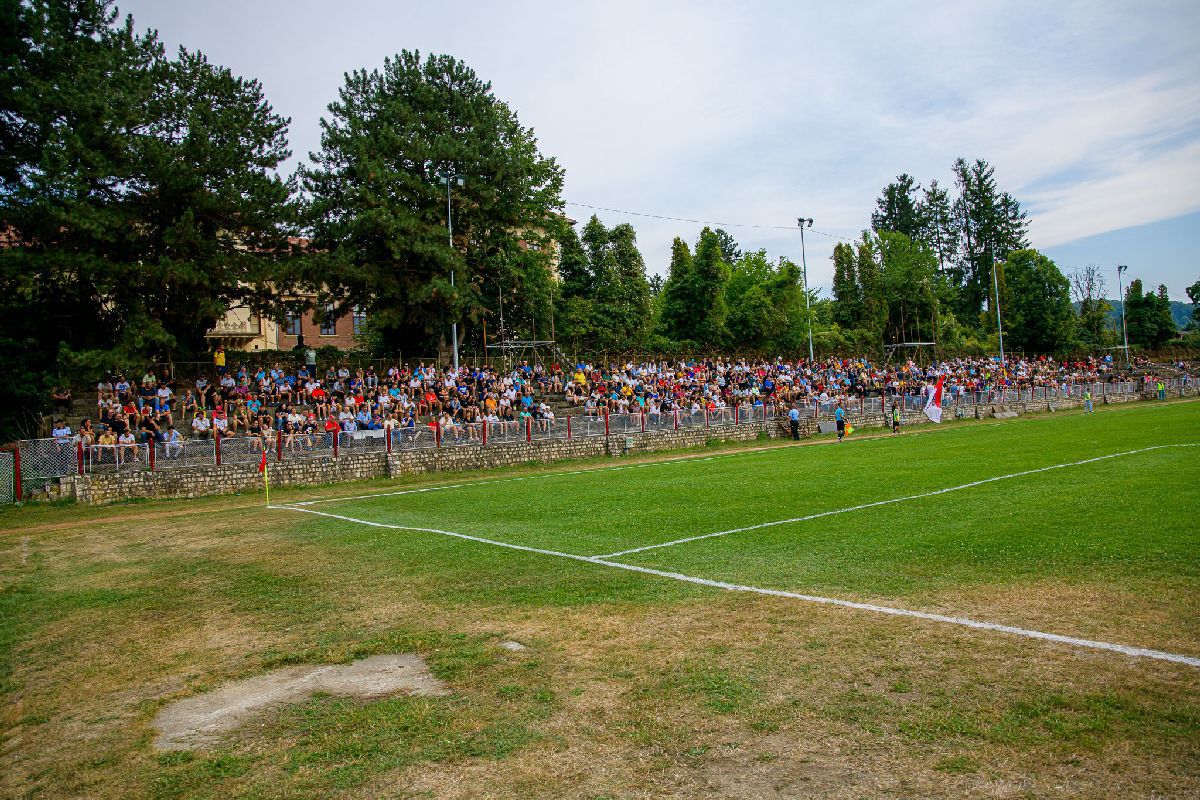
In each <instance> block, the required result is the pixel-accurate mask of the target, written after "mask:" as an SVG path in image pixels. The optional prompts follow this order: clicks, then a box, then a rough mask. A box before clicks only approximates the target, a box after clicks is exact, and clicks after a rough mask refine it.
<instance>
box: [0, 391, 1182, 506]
mask: <svg viewBox="0 0 1200 800" xmlns="http://www.w3.org/2000/svg"><path fill="white" fill-rule="evenodd" d="M1162 383H1163V386H1164V389H1165V390H1166V391H1168V392H1171V393H1172V396H1177V395H1179V394H1182V393H1183V392H1184V390H1185V389H1189V390H1190V387H1192V386H1193V385H1194V384H1193V381H1192V380H1191V379H1190V378H1186V377H1185V378H1171V379H1163V381H1162ZM1156 389H1157V381H1155V382H1153V383H1147V382H1145V381H1117V382H1094V383H1089V382H1066V383H1062V384H1057V385H1053V384H1051V385H1041V386H1018V387H1010V388H1005V389H988V390H983V391H967V389H966V387H964V386H961V385H950V386H947V387H945V389H944V396H943V401H942V407H943V411H944V413H948V414H952V415H953V416H954V417H959V418H961V417H966V416H970V415H972V414H974V413H975V412H974V408H975V407H980V406H989V405H1000V404H1009V403H1014V404H1015V403H1044V402H1049V403H1051V404H1053V402H1054V401H1056V400H1066V399H1070V400H1072V401H1078V400H1080V399H1082V398H1083V397H1084V396H1085V394H1086V393H1090V394H1091V398H1092V400H1093V401H1097V402H1101V401H1103V399H1105V398H1133V397H1139V396H1145V394H1146V393H1153V392H1155V391H1156ZM927 402H928V394H927V393H915V394H911V393H905V394H898V395H889V394H884V395H883V396H879V395H872V396H869V397H848V398H843V399H842V407H843V409H844V410H845V411H846V414H847V418H848V419H850V420H856V419H862V418H867V417H870V416H876V417H880V416H886V415H888V414H889V413H890V412H891V408H892V406H893V404H895V405H897V406H899V407H900V408H901V409H902V410H903V413H904V415H905V418H906V419H907V418H911V417H914V416H920V413H921V411H922V409H924V407H925V405H926V403H927ZM837 406H838V401H837V399H830V400H826V401H819V400H806V401H803V403H802V405H801V411H802V414H806V415H807V416H808V418H809V419H811V418H812V417H813V415H814V413H815V415H816V417H817V418H818V419H821V418H826V419H828V418H832V417H833V415H834V412H835V410H836V409H837ZM789 407H790V405H789V404H787V403H784V404H782V405H778V406H777V405H775V404H773V403H772V402H771V401H769V400H768V402H767V403H766V404H762V405H757V404H754V403H751V402H745V403H739V404H738V405H736V406H732V405H731V406H720V407H717V408H711V409H703V408H701V407H699V406H696V407H695V408H694V409H693V408H692V407H684V408H678V409H670V410H661V409H658V410H656V409H655V408H654V407H653V406H650V407H647V408H646V409H644V410H643V409H642V408H641V407H640V406H635V407H634V408H633V409H632V411H630V412H620V413H616V412H610V413H608V414H605V413H604V412H600V413H596V414H591V415H588V414H583V415H575V416H569V417H568V416H562V417H554V418H545V419H538V418H531V417H526V418H523V419H517V420H511V421H505V422H474V423H455V424H447V425H445V426H442V427H441V428H440V429H439V427H438V426H436V425H419V426H415V427H411V428H394V429H392V430H391V431H390V432H388V431H386V430H369V431H354V432H345V431H339V432H336V433H331V432H325V431H315V432H312V433H303V432H292V433H288V432H283V433H279V432H276V431H272V432H270V433H269V434H268V435H266V436H262V435H260V436H219V437H217V436H214V437H213V438H201V437H196V438H191V439H186V440H180V441H177V442H161V441H160V442H155V443H153V445H151V444H148V443H143V442H138V443H126V444H120V443H118V444H110V445H96V444H89V445H85V444H83V443H82V442H81V441H80V439H79V438H78V437H72V438H65V437H58V438H50V439H31V440H24V441H21V442H18V443H17V447H16V448H14V450H13V451H11V452H6V453H0V503H2V502H12V501H14V500H20V499H24V498H27V497H31V496H34V495H37V494H40V493H42V492H45V491H46V490H47V489H49V488H50V487H52V486H53V485H54V484H55V483H57V482H58V480H59V479H61V478H63V477H65V476H68V475H77V474H78V475H83V474H119V473H129V472H139V471H147V470H154V471H165V470H173V469H183V468H188V467H199V466H210V465H224V464H257V463H259V462H260V461H261V459H262V457H263V454H264V453H265V454H266V457H267V461H268V462H272V463H273V462H279V461H285V462H286V461H301V460H311V459H332V458H337V457H341V456H349V455H356V454H360V453H384V452H408V451H416V450H431V449H437V448H463V447H484V446H492V445H498V444H505V443H513V442H526V441H530V442H533V441H553V440H563V439H569V438H581V437H597V436H612V437H617V436H635V435H639V434H642V433H647V432H649V433H653V432H660V431H672V430H687V429H693V428H710V429H711V428H729V427H733V426H742V425H746V426H754V427H759V428H764V427H766V426H767V425H768V424H769V423H770V422H772V421H773V420H775V419H777V418H780V417H781V416H785V415H786V413H787V410H788V408H789Z"/></svg>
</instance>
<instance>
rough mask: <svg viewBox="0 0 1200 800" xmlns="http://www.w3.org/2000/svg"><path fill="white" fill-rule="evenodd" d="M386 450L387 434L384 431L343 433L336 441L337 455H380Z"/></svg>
mask: <svg viewBox="0 0 1200 800" xmlns="http://www.w3.org/2000/svg"><path fill="white" fill-rule="evenodd" d="M386 450H387V433H386V432H385V431H381V430H380V431H354V432H353V433H346V432H343V433H342V434H341V435H340V438H339V439H338V454H339V455H354V454H356V453H382V452H385V451H386Z"/></svg>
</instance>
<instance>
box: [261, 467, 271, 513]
mask: <svg viewBox="0 0 1200 800" xmlns="http://www.w3.org/2000/svg"><path fill="white" fill-rule="evenodd" d="M267 474H268V473H267V468H264V469H263V489H264V490H265V492H266V495H267V498H266V499H267V505H268V506H269V505H271V480H270V478H268V477H267Z"/></svg>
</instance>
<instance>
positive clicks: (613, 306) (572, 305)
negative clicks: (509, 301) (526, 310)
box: [556, 215, 666, 350]
mask: <svg viewBox="0 0 1200 800" xmlns="http://www.w3.org/2000/svg"><path fill="white" fill-rule="evenodd" d="M565 241H566V242H567V243H568V247H567V248H566V249H565V250H564V253H565V252H567V251H568V250H569V252H570V257H571V264H570V273H569V274H567V273H562V275H563V283H562V293H561V295H560V296H559V300H558V312H557V315H556V316H557V319H558V330H559V331H560V332H561V334H560V338H562V339H565V340H566V341H569V342H570V343H571V344H572V346H573V347H574V348H576V349H579V348H583V349H585V350H586V349H602V350H624V349H628V348H631V347H639V346H640V345H642V344H643V343H644V341H645V337H646V335H647V332H648V330H649V327H650V320H651V311H652V304H651V296H650V283H649V281H647V279H646V264H645V262H644V261H643V260H642V254H641V252H640V251H639V250H638V247H637V233H636V232H635V231H634V229H633V226H632V225H629V224H622V225H617V226H616V227H615V228H612V229H611V230H609V229H608V228H606V227H605V226H604V223H602V222H601V221H600V220H599V218H597V217H596V216H594V215H593V216H592V218H591V219H590V220H588V222H587V224H586V225H584V227H583V235H582V237H580V240H576V238H575V236H574V232H571V233H569V234H567V236H566V239H565ZM665 291H666V290H665V289H664V293H665Z"/></svg>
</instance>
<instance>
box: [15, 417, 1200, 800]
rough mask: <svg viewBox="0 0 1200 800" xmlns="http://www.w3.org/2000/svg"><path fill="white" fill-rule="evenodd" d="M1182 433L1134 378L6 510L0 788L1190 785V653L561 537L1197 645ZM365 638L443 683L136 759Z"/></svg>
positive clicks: (841, 793) (1198, 736)
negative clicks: (230, 489)
mask: <svg viewBox="0 0 1200 800" xmlns="http://www.w3.org/2000/svg"><path fill="white" fill-rule="evenodd" d="M864 434H866V435H864ZM1198 443H1200V403H1194V402H1172V403H1164V404H1155V403H1138V404H1130V405H1124V406H1117V407H1110V408H1102V409H1100V410H1099V411H1098V413H1096V414H1095V415H1084V414H1082V413H1077V412H1066V413H1058V414H1052V415H1041V416H1030V417H1025V418H1020V419H1016V420H1010V421H1005V422H997V423H992V422H985V423H976V422H964V423H947V424H945V425H942V426H923V427H921V428H919V429H913V430H910V431H908V432H906V433H905V434H903V435H901V436H896V437H892V436H889V435H887V434H880V433H879V432H878V431H877V430H876V431H856V432H855V433H854V434H853V435H852V436H851V437H850V439H849V440H848V441H847V442H845V443H843V444H841V445H838V444H836V443H834V442H831V441H829V440H828V438H826V439H824V440H818V441H816V442H811V443H805V444H802V445H801V446H792V445H791V444H790V443H780V442H771V443H761V444H758V445H749V446H739V447H726V448H708V449H704V450H702V451H698V452H694V453H687V454H660V455H656V456H644V457H636V458H631V459H627V460H617V461H614V460H612V459H606V460H603V461H597V462H592V463H584V464H571V465H554V466H550V467H518V468H515V469H513V470H510V471H509V472H506V473H498V472H491V473H480V474H474V475H467V476H445V475H442V476H423V477H418V478H412V479H408V480H405V481H399V482H384V481H375V482H370V483H365V484H360V485H357V486H346V485H340V486H330V487H323V488H319V489H300V488H294V489H291V488H283V487H280V488H279V489H278V490H274V489H273V490H272V492H271V497H272V501H273V502H274V503H275V504H276V505H277V506H293V507H292V508H278V507H275V508H267V507H266V506H265V505H264V504H263V498H262V497H261V496H257V497H255V496H249V497H247V496H242V497H223V498H205V499H202V500H197V501H175V502H161V503H133V504H127V505H124V506H115V507H110V508H86V507H79V506H44V507H38V508H24V509H8V510H5V511H3V512H0V730H2V731H3V742H2V744H3V747H2V748H0V796H3V797H9V796H11V797H26V796H31V797H32V796H38V797H139V798H140V797H146V798H176V797H187V798H226V797H253V798H293V797H303V798H324V797H372V798H374V797H437V798H443V797H446V798H474V797H497V798H530V797H539V798H540V797H571V798H601V797H706V798H707V797H728V798H734V797H737V798H742V797H767V798H784V797H808V796H822V797H823V796H830V797H969V796H979V797H1055V796H1061V797H1079V796H1083V797H1097V796H1106V797H1109V796H1119V797H1152V796H1153V797H1158V796H1165V797H1173V796H1189V795H1196V794H1200V668H1198V667H1196V666H1193V665H1190V664H1187V663H1175V662H1169V661H1163V660H1157V659H1153V658H1141V657H1131V656H1129V655H1124V654H1121V653H1117V652H1108V651H1104V650H1096V649H1089V648H1087V647H1078V646H1072V645H1068V644H1063V643H1056V642H1051V641H1045V640H1040V639H1036V638H1029V637H1025V636H1020V635H1014V634H1012V633H1005V632H1001V631H995V630H979V629H974V628H968V627H963V626H961V625H955V624H947V623H945V622H938V621H935V620H931V619H925V618H908V617H894V616H888V615H885V614H882V613H879V612H877V611H870V610H863V609H856V608H847V607H842V606H831V605H823V604H820V603H815V602H808V601H805V600H802V599H798V598H795V597H786V596H764V595H761V594H755V593H752V592H747V591H727V590H722V589H720V588H714V587H713V586H708V585H699V584H697V583H692V582H687V581H685V580H679V579H674V578H671V577H668V576H664V575H660V574H647V573H642V572H636V571H631V570H629V569H623V568H619V567H615V566H612V565H609V564H605V563H600V562H597V561H589V560H586V558H587V557H594V556H601V555H603V556H605V557H606V558H607V559H610V560H611V561H612V562H615V563H618V564H623V565H626V566H632V567H639V568H646V569H649V570H655V571H658V572H662V573H672V574H677V575H682V576H689V577H692V578H697V579H702V580H709V581H722V582H726V583H729V584H737V585H740V586H744V587H756V588H760V589H769V590H780V591H784V592H794V593H798V594H804V595H815V596H819V597H825V598H836V599H838V600H845V601H855V602H861V603H867V604H872V605H875V606H886V607H890V608H898V609H908V610H912V611H917V612H921V613H927V614H935V615H946V616H953V617H965V618H969V619H972V620H977V621H982V622H988V623H995V624H998V625H1006V626H1013V627H1017V628H1022V629H1026V630H1031V631H1040V632H1048V633H1053V634H1060V635H1064V636H1069V637H1076V638H1080V639H1087V640H1093V641H1099V642H1108V643H1116V644H1121V645H1129V646H1134V647H1141V648H1152V649H1154V650H1157V651H1162V652H1165V653H1169V654H1180V655H1184V656H1189V657H1198V656H1200V516H1198V515H1197V508H1198V507H1200V502H1198V501H1200V447H1179V446H1176V445H1185V444H1187V445H1190V444H1198ZM1148 448H1150V449H1148ZM1131 451H1137V452H1131ZM1119 453H1127V454H1126V455H1120V456H1117V457H1112V458H1105V457H1106V456H1114V455H1115V454H1119ZM1076 462H1084V463H1076ZM1058 465H1066V466H1062V467H1061V468H1053V469H1047V468H1051V467H1057V466H1058ZM1035 470H1040V471H1035ZM1016 473H1027V474H1020V475H1018V474H1016ZM1004 476H1011V477H1004ZM1001 477H1003V479H1001V480H992V481H989V480H988V479H992V478H1001ZM980 481H986V482H983V483H979V482H980ZM968 484H974V485H968ZM952 487H962V488H959V489H956V490H954V491H941V490H945V489H950V488H952ZM934 492H938V493H936V494H931V493H934ZM914 496H915V497H914ZM902 498H910V499H902ZM891 500H897V502H884V501H891ZM873 503H882V504H879V505H869V507H865V508H857V509H855V507H858V506H864V505H868V504H873ZM297 508H299V509H306V510H307V511H316V512H320V513H321V514H323V515H335V516H334V517H330V516H319V515H317V514H313V513H305V512H304V511H298V510H296V509H297ZM848 509H849V510H848ZM826 512H839V513H826ZM820 514H824V516H815V517H813V515H820ZM338 517H341V518H338ZM800 517H812V518H810V519H803V520H799V521H793V522H786V520H791V519H795V518H800ZM365 523H376V525H369V524H365ZM775 523H779V524H775ZM379 525H384V526H399V527H379ZM754 526H762V527H754ZM740 528H749V529H748V530H742V531H739V532H734V533H729V534H728V535H722V536H716V537H710V538H701V539H695V540H693V541H686V542H680V543H677V544H669V543H672V542H676V540H680V539H686V538H690V537H696V536H704V535H707V534H713V533H720V532H724V531H730V530H732V529H740ZM419 529H426V530H419ZM433 531H443V532H452V533H456V534H461V535H465V536H473V537H478V538H481V539H487V540H490V541H492V542H494V543H496V544H489V543H486V542H480V541H473V540H467V539H463V538H456V537H454V536H448V535H445V533H437V532H433ZM664 544H669V546H663V547H655V545H664ZM500 545H508V546H500ZM515 548H531V549H515ZM642 548H649V549H642ZM630 550H636V551H637V552H625V551H630ZM537 551H545V552H537ZM554 553H558V554H559V555H555V554H554ZM616 553H621V554H620V555H610V554H616ZM564 555H571V556H578V557H583V560H581V559H579V558H568V557H564ZM508 640H515V641H517V642H520V643H522V644H523V645H524V647H525V649H524V650H517V651H513V650H509V649H505V648H503V647H501V646H500V644H501V643H502V642H506V641H508ZM388 652H416V653H418V654H420V655H422V656H423V657H424V658H425V659H426V661H427V662H428V664H429V666H430V669H431V670H432V671H433V673H434V674H435V675H436V676H437V677H439V678H440V679H442V680H443V681H445V682H446V683H447V685H448V686H449V687H450V689H451V690H452V693H451V694H450V695H448V696H446V697H407V696H396V697H387V698H382V699H377V700H366V701H364V700H349V699H345V698H338V697H329V696H320V695H319V696H315V697H312V698H311V699H309V700H306V701H303V702H301V703H299V704H296V705H292V706H288V707H285V708H280V709H277V710H276V711H274V712H272V713H271V714H269V715H267V716H266V717H264V718H262V719H259V720H256V721H254V722H252V723H250V724H248V725H246V726H245V727H244V728H243V729H242V730H240V731H239V732H238V733H236V734H234V735H231V736H229V737H228V738H227V739H225V740H222V741H221V743H220V744H219V745H217V746H214V747H212V748H210V749H201V750H195V751H187V752H173V753H159V752H156V751H155V750H154V748H153V745H152V741H153V738H154V729H153V719H154V717H155V714H156V713H157V712H158V711H159V710H160V709H161V708H162V707H163V706H164V705H166V704H167V703H169V702H171V701H172V700H175V699H178V698H184V697H191V696H194V695H197V694H200V693H203V692H206V691H209V690H211V689H213V688H215V687H217V686H219V685H221V684H222V683H224V682H226V681H230V680H235V679H238V678H244V677H248V676H254V675H259V674H261V673H263V672H265V671H267V670H270V669H274V668H277V667H280V666H284V665H292V664H301V663H330V662H346V661H350V660H353V659H357V658H361V657H363V656H366V655H370V654H374V653H388Z"/></svg>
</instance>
